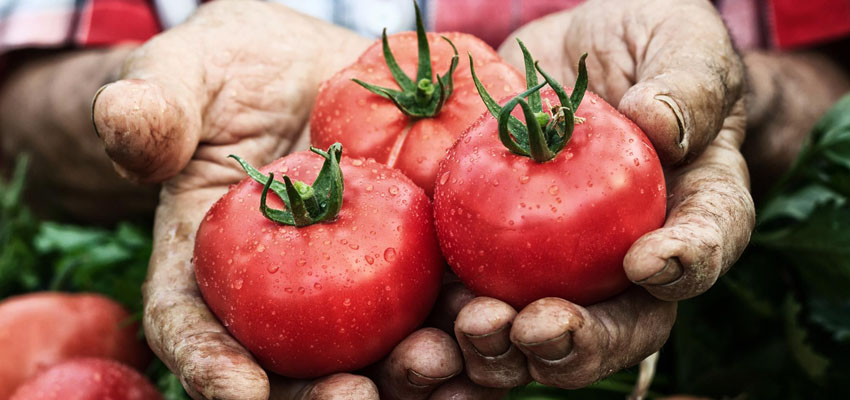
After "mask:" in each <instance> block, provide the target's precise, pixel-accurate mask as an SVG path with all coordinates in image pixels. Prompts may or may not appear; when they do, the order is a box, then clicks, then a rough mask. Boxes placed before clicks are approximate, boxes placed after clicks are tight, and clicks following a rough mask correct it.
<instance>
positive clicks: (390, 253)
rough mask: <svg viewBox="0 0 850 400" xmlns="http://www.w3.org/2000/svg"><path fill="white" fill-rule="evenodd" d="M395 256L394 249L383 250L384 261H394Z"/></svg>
mask: <svg viewBox="0 0 850 400" xmlns="http://www.w3.org/2000/svg"><path fill="white" fill-rule="evenodd" d="M395 256H396V253H395V249H394V248H392V247H387V249H386V250H384V260H387V261H392V260H395Z"/></svg>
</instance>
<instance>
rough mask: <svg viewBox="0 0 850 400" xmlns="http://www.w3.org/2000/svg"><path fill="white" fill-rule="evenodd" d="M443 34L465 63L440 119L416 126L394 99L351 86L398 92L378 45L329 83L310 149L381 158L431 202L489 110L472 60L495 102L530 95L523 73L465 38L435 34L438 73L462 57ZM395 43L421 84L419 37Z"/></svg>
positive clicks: (392, 39) (313, 121)
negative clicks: (462, 139) (442, 169)
mask: <svg viewBox="0 0 850 400" xmlns="http://www.w3.org/2000/svg"><path fill="white" fill-rule="evenodd" d="M441 35H442V36H445V37H446V38H448V39H449V40H451V41H452V43H454V45H455V47H457V51H458V55H459V63H458V65H457V69H455V72H454V74H453V82H454V83H453V86H454V90H453V91H452V93H451V96H449V98H448V99H447V100H446V103H445V104H444V105H443V107H442V109H441V110H440V113H439V114H437V115H436V116H434V117H432V118H422V119H418V120H413V119H411V118H410V117H408V116H406V115H404V114H403V113H402V112H401V111H399V109H398V108H397V107H396V105H395V104H393V102H392V101H391V100H389V99H385V98H382V97H380V96H378V95H376V94H374V93H372V92H370V91H368V90H366V89H364V88H363V87H361V86H360V85H358V84H356V83H354V82H353V81H351V79H352V78H357V79H360V80H363V81H365V82H367V83H371V84H374V85H378V86H380V87H386V88H393V89H398V84H397V83H396V81H395V79H394V78H393V76H392V74H391V73H390V69H389V67H387V62H386V60H385V59H384V55H383V51H382V46H381V41H380V40H378V41H376V42H375V43H374V44H372V46H370V47H369V48H368V49H367V50H366V52H364V53H363V55H361V56H360V57H359V58H358V59H357V62H355V63H354V64H352V65H350V66H348V67H346V68H345V69H343V70H341V71H339V72H338V73H336V74H334V76H333V77H331V79H329V80H328V81H326V82H323V83H322V85H321V87H320V88H319V95H318V98H317V100H316V107H315V108H314V109H313V112H312V114H311V116H310V142H311V143H312V144H313V145H315V146H317V147H320V148H327V147H328V146H330V145H331V144H333V143H334V142H340V143H342V145H343V146H344V147H345V148H346V151H347V153H348V154H349V155H351V156H354V157H369V158H374V159H376V160H377V161H378V162H381V163H384V164H386V165H388V166H390V167H393V168H398V169H400V170H401V171H402V172H404V174H405V175H407V176H408V177H410V179H412V180H413V182H415V183H416V184H417V185H419V187H421V188H423V189H425V192H426V193H428V196H431V195H432V194H433V192H434V179H435V177H436V176H437V168H438V167H439V165H440V161H442V160H443V158H445V156H446V151H447V150H448V149H449V148H450V147H451V146H452V144H454V142H455V140H456V139H457V138H458V137H459V136H460V134H461V133H463V131H464V130H465V129H466V128H467V127H468V126H469V125H470V124H471V123H472V122H473V121H475V120H476V119H477V118H478V116H479V115H481V113H483V112H484V111H485V110H486V108H485V106H484V103H482V102H481V100H480V98H479V97H478V92H477V91H476V89H475V84H474V82H473V80H472V74H471V73H470V71H469V62H467V59H468V58H467V54H469V55H471V56H472V57H473V58H474V59H475V63H476V68H475V69H476V74H477V75H478V79H480V80H481V82H482V84H483V85H484V86H485V87H486V88H487V90H488V91H489V92H490V94H491V95H493V96H495V98H497V99H498V98H502V97H504V96H507V95H510V94H513V93H515V92H518V91H522V90H523V89H524V88H525V79H523V77H522V76H521V75H520V74H519V72H518V71H517V70H516V69H514V68H513V67H511V66H510V65H508V64H505V63H504V62H503V61H502V60H501V58H500V57H499V55H498V54H496V52H495V51H493V49H492V48H490V46H488V45H487V44H486V43H484V42H483V41H481V40H480V39H478V38H476V37H475V36H472V35H468V34H463V33H456V32H446V33H440V34H437V33H429V34H428V42H429V47H430V52H431V64H432V68H433V71H434V72H435V73H438V74H440V75H442V74H445V73H446V71H448V69H449V66H450V64H451V59H452V55H453V54H454V53H453V51H452V48H451V46H450V45H449V44H448V43H447V42H446V41H445V40H443V39H442V38H441V37H440V36H441ZM387 41H388V43H389V47H390V49H392V50H393V54H394V56H395V59H396V61H397V62H398V64H399V66H400V67H401V69H402V70H403V71H404V73H405V74H407V76H410V77H415V76H416V67H417V63H418V60H419V58H418V52H417V51H418V50H417V45H416V34H415V33H414V32H404V33H398V34H394V35H391V36H389V37H388V39H387Z"/></svg>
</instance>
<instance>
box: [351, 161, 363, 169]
mask: <svg viewBox="0 0 850 400" xmlns="http://www.w3.org/2000/svg"><path fill="white" fill-rule="evenodd" d="M351 165H353V166H355V167H359V166H361V165H363V160H361V159H355V160H351Z"/></svg>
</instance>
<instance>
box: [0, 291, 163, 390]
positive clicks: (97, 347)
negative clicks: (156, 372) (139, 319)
mask: <svg viewBox="0 0 850 400" xmlns="http://www.w3.org/2000/svg"><path fill="white" fill-rule="evenodd" d="M130 318H131V317H130V315H129V314H128V313H127V312H126V311H124V309H123V308H121V306H120V305H118V304H117V303H115V302H114V301H112V300H110V299H108V298H106V297H103V296H100V295H96V294H67V293H58V292H43V293H31V294H26V295H22V296H16V297H11V298H9V299H6V300H4V301H3V302H2V303H0V360H2V362H0V399H6V398H8V397H9V395H10V394H12V392H13V391H14V390H15V388H16V387H18V385H20V384H21V382H23V381H24V380H26V379H27V378H30V377H31V376H33V375H35V374H36V373H37V372H38V371H39V370H41V369H43V368H46V367H49V366H51V365H53V364H55V363H57V362H60V361H63V360H66V359H69V358H75V357H101V358H111V359H114V360H117V361H120V362H123V363H127V364H129V365H131V366H133V367H134V368H137V369H142V368H145V367H146V366H147V363H148V361H149V360H150V350H148V348H147V346H145V344H144V343H143V342H141V341H139V339H138V336H137V333H138V332H139V328H138V325H137V324H132V323H128V322H129V321H130Z"/></svg>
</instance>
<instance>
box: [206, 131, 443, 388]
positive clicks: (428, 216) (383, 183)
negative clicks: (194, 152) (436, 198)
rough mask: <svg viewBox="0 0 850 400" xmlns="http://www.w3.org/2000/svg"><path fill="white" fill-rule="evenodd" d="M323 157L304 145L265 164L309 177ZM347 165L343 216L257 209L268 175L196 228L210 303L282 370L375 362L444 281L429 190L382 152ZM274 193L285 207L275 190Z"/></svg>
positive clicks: (307, 371) (244, 185)
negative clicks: (294, 222)
mask: <svg viewBox="0 0 850 400" xmlns="http://www.w3.org/2000/svg"><path fill="white" fill-rule="evenodd" d="M337 146H338V145H337ZM328 153H333V147H332V148H331V150H329V152H328ZM337 157H338V155H337ZM320 168H323V171H324V167H323V164H322V161H321V158H320V157H318V156H316V155H315V154H312V153H310V152H300V153H294V154H290V155H289V156H286V157H284V158H282V159H279V160H277V161H275V162H273V163H271V164H269V165H267V166H266V167H264V168H262V169H261V171H262V172H263V173H274V174H288V175H289V176H290V177H291V178H292V179H298V180H307V179H310V180H312V179H313V178H316V177H317V174H319V169H320ZM341 170H342V174H343V177H344V186H345V190H344V194H343V195H342V196H343V202H342V208H341V209H340V210H339V215H338V216H337V217H336V218H335V219H332V220H329V221H325V222H320V223H314V224H312V225H307V226H301V227H296V226H288V225H281V224H278V223H275V222H273V221H271V220H269V219H267V218H266V217H264V216H263V214H262V213H261V212H260V210H259V209H258V208H259V207H258V206H259V205H260V203H261V200H260V198H261V196H262V191H263V185H262V184H260V183H257V182H255V181H253V180H251V179H245V180H243V181H242V182H240V183H239V184H238V185H235V186H234V187H232V188H231V190H230V191H229V192H227V194H225V195H224V196H223V197H222V198H221V199H220V200H218V202H216V203H215V204H214V205H213V206H212V208H211V209H210V210H209V212H208V213H207V215H206V217H205V219H204V220H203V222H202V223H201V225H200V228H199V229H198V234H197V238H196V241H195V258H194V264H195V273H196V277H197V280H198V284H199V286H200V289H201V293H202V294H203V297H204V299H205V300H206V303H207V305H208V306H209V307H210V309H211V310H212V311H213V313H215V315H216V316H217V317H218V318H219V319H220V320H221V321H222V323H223V324H224V325H225V326H226V327H227V329H228V330H229V331H230V333H231V334H233V336H234V337H235V338H236V339H237V340H238V341H239V342H240V343H242V344H243V345H244V346H245V347H246V348H247V349H248V350H250V351H251V352H252V353H253V354H254V355H255V356H256V357H257V360H258V361H259V362H260V364H262V365H263V366H264V367H266V368H267V369H269V370H272V371H274V372H276V373H279V374H282V375H285V376H289V377H296V378H311V377H317V376H321V375H326V374H329V373H333V372H339V371H350V370H355V369H358V368H361V367H364V366H366V365H368V364H371V363H373V362H375V361H377V360H378V359H380V358H381V357H383V356H384V355H386V354H387V353H389V351H390V350H392V348H393V347H394V346H395V345H396V344H397V343H398V342H400V341H401V340H402V339H403V338H404V337H406V336H407V335H408V334H409V333H410V332H412V331H413V330H414V329H415V328H416V327H417V326H418V325H420V324H421V323H422V322H423V321H424V319H425V317H426V315H427V314H428V312H429V310H430V309H431V307H432V305H433V304H434V301H435V300H436V296H437V292H438V290H439V284H440V277H441V273H442V270H443V266H444V264H443V261H442V258H441V256H440V251H439V246H438V244H437V239H436V234H435V232H434V228H433V216H432V209H431V204H430V202H429V200H428V197H427V196H425V193H424V192H423V191H422V189H421V188H419V187H417V186H416V185H414V184H413V182H411V181H410V179H408V178H407V177H405V176H404V175H403V174H402V173H401V172H399V171H397V170H393V169H390V168H388V167H386V166H384V165H381V164H379V163H377V162H375V161H374V160H362V159H353V160H352V159H349V158H345V159H343V160H342V162H341ZM261 178H262V179H266V178H265V177H261ZM295 186H299V184H297V183H296V184H295ZM318 186H319V185H318V183H315V184H314V187H318ZM299 190H300V189H299ZM323 196H324V195H322V196H318V197H323ZM267 201H268V204H269V205H270V206H271V207H273V208H278V209H279V208H282V207H283V203H282V202H281V200H280V198H279V197H277V196H274V195H269V196H268V198H267ZM320 201H321V200H320Z"/></svg>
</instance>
